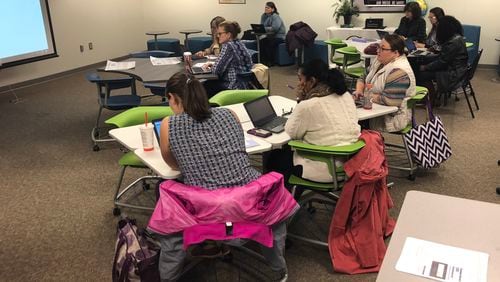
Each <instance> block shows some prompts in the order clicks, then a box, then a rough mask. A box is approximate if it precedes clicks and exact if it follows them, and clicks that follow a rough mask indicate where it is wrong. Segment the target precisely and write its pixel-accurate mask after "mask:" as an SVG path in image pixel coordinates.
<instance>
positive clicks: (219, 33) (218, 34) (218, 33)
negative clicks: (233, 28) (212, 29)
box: [217, 31, 227, 36]
mask: <svg viewBox="0 0 500 282" xmlns="http://www.w3.org/2000/svg"><path fill="white" fill-rule="evenodd" d="M224 33H227V31H223V32H217V36H220V35H221V34H224Z"/></svg>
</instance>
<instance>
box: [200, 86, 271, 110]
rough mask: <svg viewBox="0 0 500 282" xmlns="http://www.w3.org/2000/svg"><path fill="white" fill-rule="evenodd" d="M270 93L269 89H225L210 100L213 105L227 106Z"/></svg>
mask: <svg viewBox="0 0 500 282" xmlns="http://www.w3.org/2000/svg"><path fill="white" fill-rule="evenodd" d="M268 94H269V91H268V90H267V89H262V90H261V89H258V90H256V89H243V90H236V89H234V90H224V91H221V92H219V93H217V94H216V95H214V96H213V97H212V98H210V100H208V102H209V103H210V104H211V105H216V106H227V105H233V104H238V103H245V102H248V101H252V100H255V99H257V98H259V97H262V96H266V95H268Z"/></svg>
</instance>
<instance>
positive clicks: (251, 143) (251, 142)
mask: <svg viewBox="0 0 500 282" xmlns="http://www.w3.org/2000/svg"><path fill="white" fill-rule="evenodd" d="M255 146H259V143H257V142H256V141H255V140H253V139H249V138H245V148H252V147H255Z"/></svg>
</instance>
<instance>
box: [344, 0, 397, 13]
mask: <svg viewBox="0 0 500 282" xmlns="http://www.w3.org/2000/svg"><path fill="white" fill-rule="evenodd" d="M352 2H353V4H354V5H356V6H358V8H359V12H360V13H401V12H403V9H404V6H405V5H406V1H405V0H352Z"/></svg>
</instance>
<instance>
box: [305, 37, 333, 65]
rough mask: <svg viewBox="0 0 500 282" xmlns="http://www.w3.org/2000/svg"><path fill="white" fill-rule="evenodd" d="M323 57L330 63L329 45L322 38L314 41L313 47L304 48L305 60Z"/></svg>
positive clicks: (322, 58)
mask: <svg viewBox="0 0 500 282" xmlns="http://www.w3.org/2000/svg"><path fill="white" fill-rule="evenodd" d="M313 59H321V60H323V61H324V62H325V63H326V64H328V45H327V44H326V43H325V42H324V41H322V40H316V41H314V45H313V47H311V48H307V47H306V48H304V62H308V61H311V60H313Z"/></svg>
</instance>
